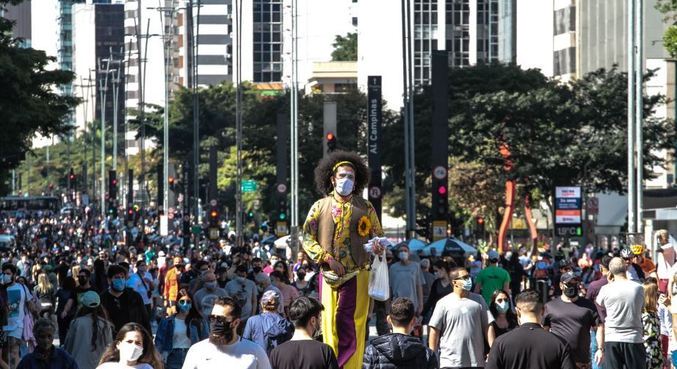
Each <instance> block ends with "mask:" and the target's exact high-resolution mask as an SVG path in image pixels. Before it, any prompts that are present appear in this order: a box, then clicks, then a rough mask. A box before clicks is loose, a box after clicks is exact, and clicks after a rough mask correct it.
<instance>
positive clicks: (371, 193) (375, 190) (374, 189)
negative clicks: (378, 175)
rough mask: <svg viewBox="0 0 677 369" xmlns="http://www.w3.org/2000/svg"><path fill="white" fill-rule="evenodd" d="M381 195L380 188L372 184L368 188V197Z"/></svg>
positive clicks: (374, 197) (372, 197)
mask: <svg viewBox="0 0 677 369" xmlns="http://www.w3.org/2000/svg"><path fill="white" fill-rule="evenodd" d="M380 197H381V189H380V188H378V187H376V186H374V187H371V188H370V189H369V198H371V199H378V198H380Z"/></svg>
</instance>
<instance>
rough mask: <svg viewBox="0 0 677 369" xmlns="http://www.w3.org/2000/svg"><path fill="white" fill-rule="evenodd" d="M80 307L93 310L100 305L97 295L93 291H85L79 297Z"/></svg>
mask: <svg viewBox="0 0 677 369" xmlns="http://www.w3.org/2000/svg"><path fill="white" fill-rule="evenodd" d="M80 303H81V304H82V306H85V307H90V308H95V307H97V306H99V305H100V304H101V299H100V298H99V294H98V293H96V292H94V291H87V292H85V293H83V294H82V296H80Z"/></svg>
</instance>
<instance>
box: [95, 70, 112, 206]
mask: <svg viewBox="0 0 677 369" xmlns="http://www.w3.org/2000/svg"><path fill="white" fill-rule="evenodd" d="M104 62H105V63H106V69H105V72H103V74H104V75H103V76H101V77H100V78H99V93H100V94H101V98H100V102H101V178H100V180H101V196H100V197H101V198H100V200H99V203H100V205H101V218H104V217H105V216H106V199H105V197H106V90H107V89H108V74H109V73H110V64H111V61H110V59H101V58H99V61H98V71H97V75H99V74H101V73H102V71H103V70H104V69H103V63H104Z"/></svg>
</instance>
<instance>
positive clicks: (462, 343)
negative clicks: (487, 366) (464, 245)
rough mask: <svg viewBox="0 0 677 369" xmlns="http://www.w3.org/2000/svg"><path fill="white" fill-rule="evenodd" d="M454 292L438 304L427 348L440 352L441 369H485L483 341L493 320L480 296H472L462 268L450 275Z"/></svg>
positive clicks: (470, 280) (465, 271)
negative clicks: (483, 368)
mask: <svg viewBox="0 0 677 369" xmlns="http://www.w3.org/2000/svg"><path fill="white" fill-rule="evenodd" d="M449 279H450V280H451V283H452V284H453V286H454V292H452V293H450V294H449V295H447V296H445V297H444V298H442V299H441V300H440V301H438V302H437V306H435V310H434V311H433V315H432V317H431V318H430V322H429V327H430V335H429V337H428V347H430V349H431V350H433V351H434V352H437V351H438V350H439V356H440V368H481V367H484V341H485V339H486V336H487V329H488V327H489V324H490V323H491V322H493V320H494V319H493V317H492V315H491V313H490V312H489V308H488V307H487V304H486V302H485V301H484V299H483V298H482V296H481V295H479V294H476V293H473V292H471V289H472V279H471V278H470V274H469V273H468V271H467V270H466V269H465V268H462V267H456V268H453V269H451V271H450V272H449Z"/></svg>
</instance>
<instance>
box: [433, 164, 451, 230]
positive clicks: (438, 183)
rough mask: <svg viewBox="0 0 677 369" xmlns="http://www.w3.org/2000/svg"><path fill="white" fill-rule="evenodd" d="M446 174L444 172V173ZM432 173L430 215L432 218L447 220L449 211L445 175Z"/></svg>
mask: <svg viewBox="0 0 677 369" xmlns="http://www.w3.org/2000/svg"><path fill="white" fill-rule="evenodd" d="M445 174H446V173H445ZM437 177H442V178H439V179H438V178H436V176H434V175H433V190H432V216H433V220H447V217H448V213H449V210H448V209H449V197H448V195H449V194H448V192H449V191H448V190H447V176H446V175H444V176H437Z"/></svg>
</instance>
